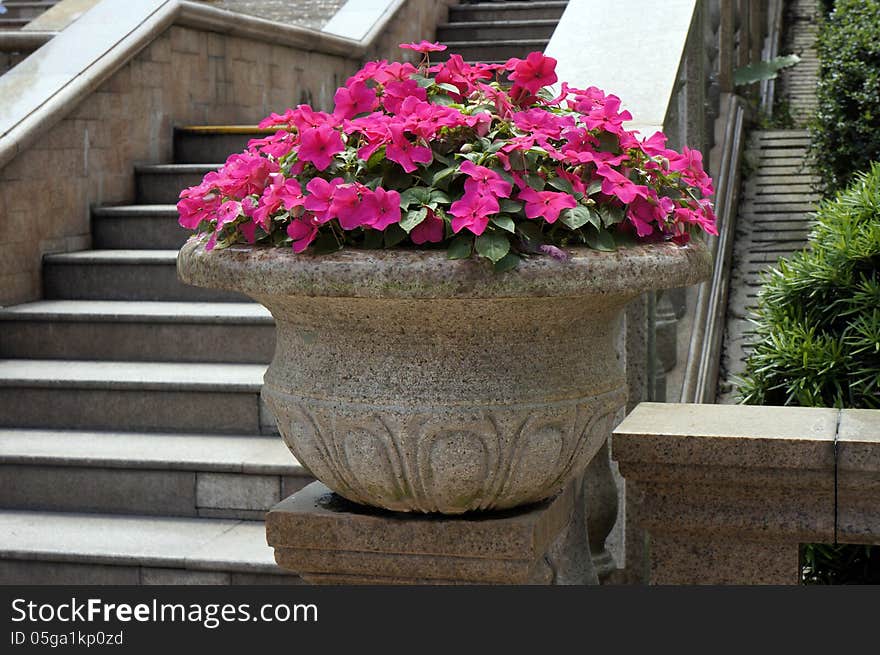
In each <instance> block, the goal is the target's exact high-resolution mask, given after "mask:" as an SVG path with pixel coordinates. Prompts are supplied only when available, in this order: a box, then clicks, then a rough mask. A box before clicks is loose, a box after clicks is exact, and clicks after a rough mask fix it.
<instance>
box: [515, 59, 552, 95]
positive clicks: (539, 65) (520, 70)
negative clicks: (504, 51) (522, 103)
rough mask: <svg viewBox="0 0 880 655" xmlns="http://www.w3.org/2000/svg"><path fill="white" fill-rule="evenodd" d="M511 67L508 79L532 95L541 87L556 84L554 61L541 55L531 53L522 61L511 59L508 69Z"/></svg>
mask: <svg viewBox="0 0 880 655" xmlns="http://www.w3.org/2000/svg"><path fill="white" fill-rule="evenodd" d="M511 64H512V65H513V72H512V73H511V74H510V79H511V80H513V81H514V82H516V85H518V86H521V87H523V88H524V89H526V90H527V91H528V92H529V93H530V94H532V95H534V94H535V93H537V92H538V90H539V89H540V88H541V87H543V86H548V85H550V84H553V83H555V82H556V80H557V79H559V78H557V77H556V60H555V59H554V58H553V57H545V56H544V54H543V53H540V52H532V53H530V54H529V55H528V56H527V57H526V58H525V59H524V60H523V59H511V60H510V61H509V62H508V67H510V66H511Z"/></svg>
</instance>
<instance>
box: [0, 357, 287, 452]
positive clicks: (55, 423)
mask: <svg viewBox="0 0 880 655" xmlns="http://www.w3.org/2000/svg"><path fill="white" fill-rule="evenodd" d="M265 370H266V367H265V366H264V365H261V364H217V363H173V362H108V361H70V360H42V359H41V360H34V359H5V360H0V406H2V407H4V411H3V412H2V413H0V426H2V427H14V428H62V429H83V430H126V431H128V430H134V431H149V432H169V431H170V432H197V433H204V432H218V433H224V434H237V433H240V434H255V435H256V434H260V433H261V432H262V433H268V432H272V431H274V430H273V427H274V421H273V419H272V417H271V415H270V414H269V412H268V410H267V409H265V407H264V406H263V405H262V403H261V401H260V388H261V386H262V382H263V373H264V372H265Z"/></svg>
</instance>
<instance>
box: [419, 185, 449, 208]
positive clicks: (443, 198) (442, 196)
mask: <svg viewBox="0 0 880 655" xmlns="http://www.w3.org/2000/svg"><path fill="white" fill-rule="evenodd" d="M451 202H452V200H450V199H449V196H448V195H446V192H445V191H441V190H440V189H431V190H430V193H429V194H428V202H427V203H425V204H431V205H436V204H438V203H443V204H444V205H448V204H449V203H451Z"/></svg>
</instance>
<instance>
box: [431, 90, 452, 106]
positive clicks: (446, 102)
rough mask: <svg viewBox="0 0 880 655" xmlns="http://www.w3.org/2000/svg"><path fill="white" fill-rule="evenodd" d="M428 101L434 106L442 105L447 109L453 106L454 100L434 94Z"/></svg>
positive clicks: (443, 95) (441, 94)
mask: <svg viewBox="0 0 880 655" xmlns="http://www.w3.org/2000/svg"><path fill="white" fill-rule="evenodd" d="M429 100H430V101H431V102H433V103H434V104H435V105H443V106H444V107H449V106H450V105H454V104H455V100H453V99H452V98H450V97H449V96H448V95H445V94H443V93H435V94H434V95H432V96H431V97H430V98H429Z"/></svg>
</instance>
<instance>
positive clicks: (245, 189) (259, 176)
mask: <svg viewBox="0 0 880 655" xmlns="http://www.w3.org/2000/svg"><path fill="white" fill-rule="evenodd" d="M278 170H279V167H278V164H276V163H275V162H273V161H271V160H269V159H266V158H265V157H260V156H259V155H255V154H250V153H241V154H234V155H230V156H229V158H228V159H227V160H226V163H225V164H224V165H223V168H221V169H220V170H219V171H218V175H217V176H216V178H214V179H215V180H216V182H217V185H218V187H219V188H220V190H221V191H222V192H223V195H226V196H231V197H233V198H244V197H245V196H250V195H253V194H257V195H259V194H262V193H263V189H265V188H266V184H268V183H269V175H271V174H272V173H277V172H278Z"/></svg>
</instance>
